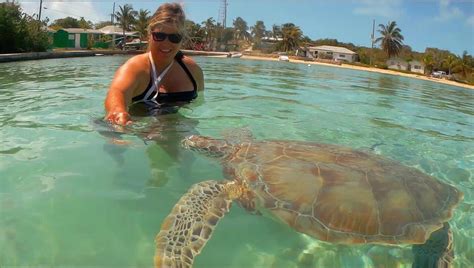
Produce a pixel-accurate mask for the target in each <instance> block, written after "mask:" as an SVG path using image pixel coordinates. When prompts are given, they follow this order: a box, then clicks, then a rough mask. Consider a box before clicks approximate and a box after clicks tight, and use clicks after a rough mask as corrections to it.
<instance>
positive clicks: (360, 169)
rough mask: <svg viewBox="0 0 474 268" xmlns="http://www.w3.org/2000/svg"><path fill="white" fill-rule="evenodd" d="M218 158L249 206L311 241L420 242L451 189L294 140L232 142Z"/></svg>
mask: <svg viewBox="0 0 474 268" xmlns="http://www.w3.org/2000/svg"><path fill="white" fill-rule="evenodd" d="M230 151H231V153H230V154H229V155H228V156H227V157H226V158H224V159H223V160H222V162H223V164H224V170H225V173H226V176H227V178H228V179H234V180H237V181H241V182H245V184H246V185H248V188H249V189H248V194H247V198H240V200H239V201H240V202H241V203H242V204H243V206H244V207H247V208H251V207H253V206H257V208H259V209H264V210H266V211H267V212H270V214H272V215H274V216H276V218H278V219H280V220H281V221H283V222H284V223H286V224H288V225H289V226H291V227H292V228H294V229H296V230H297V231H300V232H302V233H306V234H308V235H310V236H313V237H315V238H317V239H320V240H323V241H328V242H335V243H346V244H359V243H382V244H401V243H403V244H405V243H408V244H422V243H424V242H425V241H426V240H427V239H428V237H429V236H430V234H431V233H432V232H433V231H435V230H438V229H440V228H441V227H442V226H443V223H444V222H446V221H448V220H449V219H450V218H451V217H452V211H453V209H454V207H455V206H456V205H457V204H458V202H459V201H460V200H461V199H462V193H461V192H460V191H458V190H457V189H456V188H454V187H452V186H450V185H448V184H446V183H444V182H441V181H439V180H437V179H435V178H433V177H431V176H428V175H426V174H424V173H423V172H421V171H419V170H417V169H415V168H411V167H406V166H403V165H401V164H399V163H397V162H395V161H393V160H390V159H387V158H384V157H382V156H379V155H375V154H371V153H368V152H363V151H357V150H353V149H350V148H345V147H341V146H336V145H327V144H317V143H309V142H296V141H261V142H244V143H241V144H238V146H237V147H236V149H235V150H230Z"/></svg>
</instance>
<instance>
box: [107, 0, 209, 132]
mask: <svg viewBox="0 0 474 268" xmlns="http://www.w3.org/2000/svg"><path fill="white" fill-rule="evenodd" d="M184 22H185V15H184V11H183V9H182V8H181V6H180V5H179V4H177V3H166V4H163V5H161V6H160V7H159V8H158V10H157V11H156V12H155V14H154V15H153V17H152V18H151V20H150V24H149V26H148V52H147V53H144V54H141V55H137V56H134V57H133V58H131V59H129V60H128V61H127V62H126V63H125V64H124V65H122V66H121V67H120V68H119V69H118V70H117V72H116V73H115V77H114V79H113V80H112V84H111V85H110V88H109V92H108V94H107V97H106V99H105V110H106V116H105V119H106V120H108V121H109V122H110V123H113V124H117V125H127V124H129V123H131V119H130V114H129V112H128V107H129V105H130V104H134V103H139V102H142V103H144V104H146V105H147V106H151V107H155V108H158V109H159V107H160V106H162V105H166V104H174V103H183V102H184V103H186V102H190V101H192V100H193V99H195V98H196V97H197V92H198V91H199V90H203V89H204V76H203V73H202V70H201V68H200V67H199V66H198V65H197V64H196V62H194V61H193V60H192V59H191V58H189V57H186V56H184V55H183V54H182V53H181V52H180V51H179V49H180V48H181V44H182V42H183V37H184V36H185V26H184Z"/></svg>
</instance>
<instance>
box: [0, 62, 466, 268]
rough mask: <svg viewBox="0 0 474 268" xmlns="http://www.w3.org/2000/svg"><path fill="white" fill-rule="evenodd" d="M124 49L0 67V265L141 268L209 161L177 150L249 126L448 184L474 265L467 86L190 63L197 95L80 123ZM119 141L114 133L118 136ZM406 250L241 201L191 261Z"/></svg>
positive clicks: (401, 255) (366, 255)
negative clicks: (127, 118) (151, 111)
mask: <svg viewBox="0 0 474 268" xmlns="http://www.w3.org/2000/svg"><path fill="white" fill-rule="evenodd" d="M126 59H127V58H126V57H123V56H113V57H92V58H73V59H55V60H42V61H30V62H19V63H7V64H0V127H1V130H0V266H1V267H12V266H44V267H50V266H68V267H78V266H90V267H92V266H94V267H104V266H109V267H150V266H152V257H153V254H154V241H153V239H154V236H155V235H156V233H157V232H158V230H159V227H160V225H161V221H162V220H163V218H164V217H165V216H166V215H167V214H168V213H169V211H170V209H171V208H172V206H173V204H174V203H175V202H176V201H177V200H178V199H179V197H180V196H181V195H182V194H183V193H184V192H186V190H187V189H188V188H189V187H190V186H191V185H192V184H194V183H196V182H199V181H203V180H207V179H220V178H222V169H221V166H220V164H219V163H218V162H217V161H215V160H213V159H208V158H206V157H204V156H202V155H199V154H197V153H194V152H190V151H187V150H185V149H183V148H181V147H180V146H178V143H179V140H180V139H181V138H182V137H184V136H186V135H189V134H192V133H200V134H203V135H212V136H222V135H223V133H225V132H232V131H233V130H234V129H235V128H247V129H250V130H251V131H252V132H253V135H254V137H255V138H256V139H286V140H301V141H315V142H322V143H333V144H340V145H345V146H350V147H352V148H362V149H363V148H370V147H372V146H373V145H375V144H380V145H378V146H377V147H376V149H375V150H376V153H378V154H381V155H385V156H388V157H391V158H393V159H395V160H397V161H399V162H401V163H403V164H405V165H408V166H414V167H416V168H419V169H421V170H422V171H424V172H425V173H428V174H430V175H433V176H435V177H437V178H438V179H440V180H443V181H446V182H449V183H451V184H453V185H455V186H457V187H458V188H459V189H461V190H462V191H463V192H464V194H465V198H464V201H463V202H462V203H461V204H460V205H459V206H458V208H457V210H456V212H455V215H454V218H453V220H452V221H451V226H452V229H453V232H454V238H455V250H456V261H455V264H456V267H472V266H474V250H473V249H474V242H473V240H472V237H474V226H473V225H474V186H473V185H474V184H473V182H474V178H473V174H474V146H473V145H474V143H473V141H474V119H473V118H474V117H473V116H474V91H471V90H466V89H462V88H458V87H452V86H447V85H441V84H436V83H432V82H430V81H421V80H414V79H409V78H404V77H397V76H390V75H382V74H376V73H367V72H361V71H354V70H345V69H340V68H332V67H322V66H316V65H313V66H307V65H304V64H293V63H281V62H264V61H251V60H242V59H217V58H197V61H198V62H199V63H200V65H201V66H202V67H203V70H204V73H205V75H206V91H205V94H204V96H201V97H200V99H199V100H198V101H197V102H195V103H193V104H191V105H189V106H187V107H185V108H182V109H181V110H180V111H179V113H177V114H171V115H164V116H159V117H156V118H150V117H135V118H134V119H135V121H136V124H135V125H134V126H133V127H132V128H131V129H129V130H127V131H126V132H127V133H128V134H124V135H121V136H120V137H117V136H114V135H110V134H111V133H110V132H108V131H107V129H106V128H105V127H104V126H102V125H97V124H95V123H94V119H97V118H100V117H101V116H103V106H102V104H103V99H104V96H105V94H106V90H107V87H108V85H109V83H110V80H111V78H112V76H113V73H114V71H115V70H116V68H117V67H118V66H120V65H121V64H122V63H123V62H124V61H125V60H126ZM119 143H120V144H119ZM411 257H412V256H411V250H410V247H408V246H400V247H385V246H374V245H362V246H344V245H332V244H327V243H323V242H319V241H316V240H314V239H311V238H309V237H307V236H304V235H301V234H298V233H296V232H295V231H293V230H291V229H290V228H288V227H287V226H284V225H282V224H280V223H278V222H275V221H273V220H271V219H268V218H265V217H262V216H257V215H252V214H249V213H247V212H246V211H245V210H244V209H242V208H240V207H239V206H233V208H232V210H231V212H230V213H229V214H228V215H227V216H226V217H225V218H224V219H223V220H222V221H221V222H220V224H219V225H218V227H217V229H216V231H215V232H214V236H213V237H212V239H211V240H210V242H209V243H208V245H207V246H206V247H205V249H204V250H203V252H202V254H201V255H200V256H198V257H197V259H196V261H195V267H285V268H286V267H407V266H409V265H410V262H411Z"/></svg>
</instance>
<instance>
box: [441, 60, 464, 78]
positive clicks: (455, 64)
mask: <svg viewBox="0 0 474 268" xmlns="http://www.w3.org/2000/svg"><path fill="white" fill-rule="evenodd" d="M443 63H444V65H445V66H446V68H447V69H448V75H451V74H452V72H453V71H454V72H457V71H460V70H462V67H461V65H462V63H461V59H460V58H458V57H456V56H454V55H449V56H448V57H446V58H445V59H444V61H443Z"/></svg>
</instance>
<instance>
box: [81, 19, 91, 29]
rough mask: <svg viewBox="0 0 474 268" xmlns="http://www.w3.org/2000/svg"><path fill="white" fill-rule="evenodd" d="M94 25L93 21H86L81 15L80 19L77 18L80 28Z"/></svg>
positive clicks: (88, 27) (89, 27)
mask: <svg viewBox="0 0 474 268" xmlns="http://www.w3.org/2000/svg"><path fill="white" fill-rule="evenodd" d="M93 25H94V23H92V21H90V20H89V21H86V20H85V19H84V17H81V19H80V20H79V28H82V29H92V26H93Z"/></svg>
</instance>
